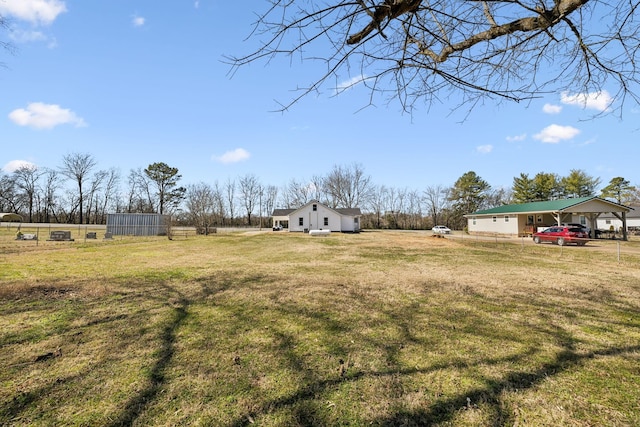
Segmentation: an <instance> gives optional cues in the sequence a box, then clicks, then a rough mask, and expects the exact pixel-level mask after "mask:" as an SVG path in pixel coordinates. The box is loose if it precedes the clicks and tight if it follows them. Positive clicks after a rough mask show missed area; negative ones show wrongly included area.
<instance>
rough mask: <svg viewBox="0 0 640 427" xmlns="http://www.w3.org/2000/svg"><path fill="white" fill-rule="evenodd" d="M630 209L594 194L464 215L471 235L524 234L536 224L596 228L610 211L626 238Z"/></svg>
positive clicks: (535, 227) (535, 228)
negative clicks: (619, 223) (578, 225)
mask: <svg viewBox="0 0 640 427" xmlns="http://www.w3.org/2000/svg"><path fill="white" fill-rule="evenodd" d="M631 210H632V208H631V207H629V206H625V205H622V204H620V203H616V202H612V201H610V200H606V199H602V198H600V197H595V196H593V197H580V198H574V199H559V200H549V201H545V202H531V203H518V204H512V205H504V206H499V207H496V208H492V209H486V210H481V211H477V212H473V213H471V214H468V215H465V217H466V218H467V229H468V230H469V233H471V234H501V235H506V236H509V235H511V236H525V235H531V234H533V233H535V232H536V231H537V229H538V228H539V227H548V226H552V225H560V224H567V223H580V224H583V225H585V226H587V227H590V228H591V229H595V228H596V227H597V219H598V217H599V216H600V215H603V214H605V213H610V214H611V215H612V216H613V217H615V218H617V219H619V220H620V222H621V224H623V226H622V228H623V239H624V240H627V232H626V228H627V226H626V222H627V217H626V215H627V213H629V212H630V211H631ZM592 237H593V236H592Z"/></svg>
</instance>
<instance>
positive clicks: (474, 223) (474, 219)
mask: <svg viewBox="0 0 640 427" xmlns="http://www.w3.org/2000/svg"><path fill="white" fill-rule="evenodd" d="M472 222H473V225H476V217H475V216H474V217H473V221H472Z"/></svg>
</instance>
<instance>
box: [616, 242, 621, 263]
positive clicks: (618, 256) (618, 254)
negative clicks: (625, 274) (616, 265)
mask: <svg viewBox="0 0 640 427" xmlns="http://www.w3.org/2000/svg"><path fill="white" fill-rule="evenodd" d="M616 243H617V244H618V262H620V242H619V241H618V242H616Z"/></svg>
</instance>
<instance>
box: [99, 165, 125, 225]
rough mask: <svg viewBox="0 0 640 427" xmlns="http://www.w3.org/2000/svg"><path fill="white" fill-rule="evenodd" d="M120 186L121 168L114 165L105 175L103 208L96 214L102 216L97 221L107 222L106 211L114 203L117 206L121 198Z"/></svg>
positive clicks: (100, 222)
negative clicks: (119, 194)
mask: <svg viewBox="0 0 640 427" xmlns="http://www.w3.org/2000/svg"><path fill="white" fill-rule="evenodd" d="M119 187H120V170H118V169H117V168H113V167H112V168H110V169H109V170H108V171H107V175H106V176H105V182H104V189H103V191H102V202H101V209H100V211H99V212H98V211H96V215H99V216H100V218H98V221H97V222H98V223H99V224H104V223H105V222H106V213H107V209H108V207H109V206H110V205H113V204H115V205H116V206H117V203H118V198H119V196H118V193H119V191H118V190H119ZM112 208H114V206H112ZM114 210H115V209H114Z"/></svg>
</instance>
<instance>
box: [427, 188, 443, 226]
mask: <svg viewBox="0 0 640 427" xmlns="http://www.w3.org/2000/svg"><path fill="white" fill-rule="evenodd" d="M424 203H425V206H426V208H427V212H428V214H429V216H430V217H431V222H432V225H438V224H440V222H439V220H440V213H441V212H442V210H443V209H444V208H445V207H446V205H447V195H446V188H445V187H443V186H442V185H430V186H428V187H427V188H426V189H425V190H424Z"/></svg>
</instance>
